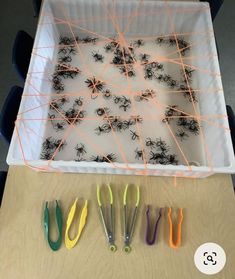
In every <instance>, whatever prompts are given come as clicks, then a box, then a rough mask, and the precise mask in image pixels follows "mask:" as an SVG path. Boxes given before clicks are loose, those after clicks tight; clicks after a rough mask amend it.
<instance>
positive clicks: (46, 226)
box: [44, 200, 63, 251]
mask: <svg viewBox="0 0 235 279" xmlns="http://www.w3.org/2000/svg"><path fill="white" fill-rule="evenodd" d="M48 204H49V202H46V204H45V208H44V230H45V235H46V239H47V242H48V244H49V246H50V248H51V249H52V250H53V251H57V250H59V248H60V246H61V243H62V226H63V220H62V212H61V209H60V206H59V203H58V201H57V200H56V201H55V218H56V224H57V229H58V238H57V240H56V241H52V240H51V239H50V213H49V208H48Z"/></svg>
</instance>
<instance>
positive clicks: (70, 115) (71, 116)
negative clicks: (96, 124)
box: [64, 108, 85, 124]
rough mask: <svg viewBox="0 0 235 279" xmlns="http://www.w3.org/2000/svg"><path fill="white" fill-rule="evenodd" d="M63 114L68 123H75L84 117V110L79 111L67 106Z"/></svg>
mask: <svg viewBox="0 0 235 279" xmlns="http://www.w3.org/2000/svg"><path fill="white" fill-rule="evenodd" d="M64 115H65V117H66V121H67V122H68V124H76V123H80V122H81V121H82V118H84V116H85V111H84V110H81V111H79V110H77V109H75V108H69V109H68V110H67V111H65V114H64Z"/></svg>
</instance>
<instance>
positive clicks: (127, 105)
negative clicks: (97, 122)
mask: <svg viewBox="0 0 235 279" xmlns="http://www.w3.org/2000/svg"><path fill="white" fill-rule="evenodd" d="M130 107H131V106H130V104H122V105H120V106H119V108H120V109H123V110H124V111H127V110H128V109H129V108H130Z"/></svg>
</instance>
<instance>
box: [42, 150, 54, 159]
mask: <svg viewBox="0 0 235 279" xmlns="http://www.w3.org/2000/svg"><path fill="white" fill-rule="evenodd" d="M52 157H53V152H50V151H49V150H43V151H42V152H41V154H40V159H41V160H47V161H49V160H51V159H52Z"/></svg>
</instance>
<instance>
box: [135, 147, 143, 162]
mask: <svg viewBox="0 0 235 279" xmlns="http://www.w3.org/2000/svg"><path fill="white" fill-rule="evenodd" d="M135 158H136V159H137V160H140V159H142V160H143V159H144V154H143V150H140V149H138V148H136V149H135Z"/></svg>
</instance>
